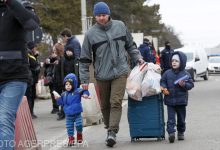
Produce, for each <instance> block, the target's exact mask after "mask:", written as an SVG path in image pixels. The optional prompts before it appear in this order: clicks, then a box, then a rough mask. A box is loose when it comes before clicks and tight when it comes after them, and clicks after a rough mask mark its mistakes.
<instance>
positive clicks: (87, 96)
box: [82, 94, 90, 99]
mask: <svg viewBox="0 0 220 150" xmlns="http://www.w3.org/2000/svg"><path fill="white" fill-rule="evenodd" d="M82 97H83V98H85V99H90V97H89V95H86V94H83V95H82Z"/></svg>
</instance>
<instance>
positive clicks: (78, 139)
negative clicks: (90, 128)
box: [77, 133, 83, 143]
mask: <svg viewBox="0 0 220 150" xmlns="http://www.w3.org/2000/svg"><path fill="white" fill-rule="evenodd" d="M82 142H83V137H82V133H77V143H82Z"/></svg>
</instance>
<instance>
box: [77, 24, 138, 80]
mask: <svg viewBox="0 0 220 150" xmlns="http://www.w3.org/2000/svg"><path fill="white" fill-rule="evenodd" d="M126 51H127V52H126ZM127 53H128V54H129V56H130V57H131V59H132V61H133V62H137V61H138V59H140V58H142V56H141V54H140V52H139V50H137V48H136V46H135V44H134V42H133V38H132V36H131V34H130V32H129V31H128V29H127V27H126V26H125V24H124V23H123V22H121V21H117V20H110V21H109V22H108V23H107V24H105V25H100V24H98V23H96V24H95V25H94V26H92V28H91V29H90V30H89V31H88V32H87V33H86V35H85V39H84V42H83V45H82V51H81V55H80V63H79V68H80V69H79V72H80V80H81V83H88V82H89V65H90V64H91V63H92V62H93V65H94V68H95V78H96V79H98V80H111V79H114V78H118V77H119V76H120V75H122V74H128V72H129V66H128V58H127Z"/></svg>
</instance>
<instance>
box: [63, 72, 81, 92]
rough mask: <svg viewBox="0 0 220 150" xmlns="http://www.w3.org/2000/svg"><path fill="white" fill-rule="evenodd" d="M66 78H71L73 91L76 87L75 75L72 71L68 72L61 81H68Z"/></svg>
mask: <svg viewBox="0 0 220 150" xmlns="http://www.w3.org/2000/svg"><path fill="white" fill-rule="evenodd" d="M68 80H72V83H73V88H74V90H73V91H75V90H76V89H77V87H78V81H77V77H76V75H75V74H73V73H70V74H68V75H66V77H65V78H64V80H63V83H64V84H65V82H66V81H68Z"/></svg>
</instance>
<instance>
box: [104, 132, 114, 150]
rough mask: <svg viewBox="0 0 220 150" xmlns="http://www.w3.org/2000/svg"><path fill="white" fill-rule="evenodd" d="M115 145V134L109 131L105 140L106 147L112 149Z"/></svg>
mask: <svg viewBox="0 0 220 150" xmlns="http://www.w3.org/2000/svg"><path fill="white" fill-rule="evenodd" d="M115 144H116V133H115V132H114V131H109V132H108V135H107V139H106V146H108V147H113V146H114V145H115Z"/></svg>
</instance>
